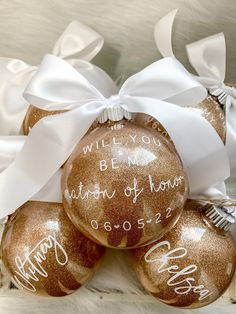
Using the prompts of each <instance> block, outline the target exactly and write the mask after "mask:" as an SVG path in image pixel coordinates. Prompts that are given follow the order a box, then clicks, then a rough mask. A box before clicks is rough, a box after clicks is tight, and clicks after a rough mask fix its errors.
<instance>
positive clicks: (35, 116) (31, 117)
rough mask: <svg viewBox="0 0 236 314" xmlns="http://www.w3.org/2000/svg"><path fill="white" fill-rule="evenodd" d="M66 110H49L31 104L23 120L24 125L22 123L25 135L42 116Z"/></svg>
mask: <svg viewBox="0 0 236 314" xmlns="http://www.w3.org/2000/svg"><path fill="white" fill-rule="evenodd" d="M65 111H66V110H54V111H48V110H43V109H39V108H37V107H34V106H32V105H30V106H29V108H28V110H27V112H26V115H25V119H24V121H23V125H22V130H23V133H24V134H25V135H28V134H29V132H30V130H31V129H32V127H33V126H34V125H35V124H36V123H37V122H38V121H39V120H41V119H42V118H44V117H47V116H52V115H55V114H59V113H63V112H65Z"/></svg>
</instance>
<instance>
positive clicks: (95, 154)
mask: <svg viewBox="0 0 236 314" xmlns="http://www.w3.org/2000/svg"><path fill="white" fill-rule="evenodd" d="M135 189H136V196H135V191H134V190H135ZM154 189H155V190H154ZM62 191H63V203H64V207H65V210H66V212H67V213H68V216H69V217H70V219H71V221H72V222H73V223H74V224H75V225H76V226H77V227H78V228H79V230H80V231H81V232H83V233H84V234H85V235H86V236H87V237H89V238H90V239H92V240H94V241H96V242H97V243H99V244H102V245H104V246H107V247H113V248H131V247H139V246H141V245H144V244H147V243H150V242H151V241H154V240H156V239H158V238H160V237H161V236H163V235H164V233H165V232H167V231H168V230H169V229H170V228H171V227H172V226H173V225H174V224H175V223H176V221H177V219H178V218H179V216H180V214H181V211H182V208H183V206H184V203H185V201H186V197H187V192H188V183H187V179H186V175H185V173H184V171H183V167H182V163H181V161H180V158H179V156H178V155H177V153H176V152H175V149H174V147H173V145H172V144H170V143H169V142H168V141H167V140H166V138H165V137H163V136H162V135H161V134H159V133H157V132H155V131H154V130H151V129H150V128H144V127H141V126H138V125H136V124H134V123H132V122H128V121H125V120H123V121H121V122H118V123H111V122H110V123H109V122H108V123H105V124H103V125H100V126H98V127H97V128H95V129H94V130H92V131H91V132H90V133H89V134H88V135H86V136H85V137H84V138H83V139H82V140H81V141H80V143H79V144H78V146H77V147H76V149H75V150H74V152H73V154H72V155H71V157H70V158H69V160H68V162H67V163H66V165H65V167H64V172H63V176H62Z"/></svg>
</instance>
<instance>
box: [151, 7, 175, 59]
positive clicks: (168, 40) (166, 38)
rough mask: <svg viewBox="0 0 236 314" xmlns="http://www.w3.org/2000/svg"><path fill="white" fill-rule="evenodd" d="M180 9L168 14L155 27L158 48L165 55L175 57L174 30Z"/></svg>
mask: <svg viewBox="0 0 236 314" xmlns="http://www.w3.org/2000/svg"><path fill="white" fill-rule="evenodd" d="M177 12H178V9H175V10H173V11H171V12H169V13H168V14H166V15H165V16H164V17H163V18H162V19H161V20H160V21H159V22H158V23H157V24H156V25H155V28H154V38H155V42H156V46H157V49H158V50H159V51H160V53H161V55H162V56H163V57H175V56H174V53H173V49H172V31H173V24H174V20H175V16H176V14H177Z"/></svg>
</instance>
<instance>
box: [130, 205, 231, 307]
mask: <svg viewBox="0 0 236 314" xmlns="http://www.w3.org/2000/svg"><path fill="white" fill-rule="evenodd" d="M203 210H204V207H202V205H200V204H199V203H197V202H196V201H187V203H186V206H185V209H184V211H183V213H182V215H181V218H180V219H179V221H178V223H177V225H176V226H175V227H174V228H173V229H172V230H171V231H170V232H168V233H167V234H165V236H164V237H162V238H161V239H160V240H158V241H156V242H154V243H152V244H150V245H148V246H145V247H143V248H139V249H136V250H133V251H132V257H133V261H134V267H135V270H136V272H137V275H138V277H139V279H140V281H141V283H142V284H143V286H144V287H145V288H146V289H147V290H148V291H149V292H150V293H151V294H153V295H154V296H155V297H156V298H157V299H158V300H159V301H161V302H163V303H166V304H169V305H172V306H175V307H182V308H198V307H202V306H205V305H207V304H210V303H212V302H213V301H215V300H216V299H218V298H219V297H220V296H221V295H222V294H223V293H224V292H225V290H226V289H227V288H228V286H229V284H230V283H231V280H232V278H233V275H234V272H235V267H236V249H235V245H234V242H233V240H232V238H231V235H230V234H229V233H227V232H225V231H223V230H222V229H220V228H218V227H216V226H214V225H213V224H212V222H211V221H210V220H209V219H208V218H207V215H205V213H204V211H203Z"/></svg>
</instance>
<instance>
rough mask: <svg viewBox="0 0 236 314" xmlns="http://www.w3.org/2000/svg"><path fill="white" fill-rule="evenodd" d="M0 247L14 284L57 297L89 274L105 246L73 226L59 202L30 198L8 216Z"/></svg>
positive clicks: (40, 293)
mask: <svg viewBox="0 0 236 314" xmlns="http://www.w3.org/2000/svg"><path fill="white" fill-rule="evenodd" d="M1 251H2V259H3V264H4V267H5V268H6V270H7V272H8V273H9V275H10V276H11V278H12V281H13V282H14V283H15V285H16V286H17V287H19V288H22V289H24V290H26V291H28V292H31V293H34V294H35V295H40V296H54V297H60V296H65V295H68V294H71V293H73V292H74V291H76V290H77V289H78V288H80V286H81V285H83V284H84V283H85V282H87V281H88V280H89V279H90V278H91V276H92V275H93V274H94V272H95V269H96V267H97V264H98V262H99V260H100V259H101V257H102V255H103V253H104V248H103V247H101V246H98V245H97V244H96V243H94V242H92V241H90V240H89V239H87V238H86V237H85V236H84V235H82V234H81V233H80V232H79V231H78V230H77V229H76V228H75V227H74V225H73V224H72V223H71V222H70V220H69V218H68V217H67V215H66V213H65V211H64V209H63V207H62V204H58V203H46V202H36V201H30V202H27V203H26V204H25V205H23V206H21V207H20V208H19V209H18V210H17V211H16V212H15V213H14V214H13V215H12V216H10V218H9V220H8V222H7V224H6V226H5V230H4V233H3V238H2V243H1Z"/></svg>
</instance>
